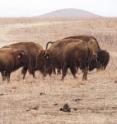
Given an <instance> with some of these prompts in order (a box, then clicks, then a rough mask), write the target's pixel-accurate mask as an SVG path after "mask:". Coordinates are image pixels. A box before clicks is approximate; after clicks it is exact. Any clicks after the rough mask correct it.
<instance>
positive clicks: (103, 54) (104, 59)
mask: <svg viewBox="0 0 117 124" xmlns="http://www.w3.org/2000/svg"><path fill="white" fill-rule="evenodd" d="M97 60H98V62H99V63H100V67H99V69H101V70H104V69H105V68H106V66H107V65H108V63H109V60H110V55H109V53H108V52H107V51H106V50H100V51H99V52H98V56H97Z"/></svg>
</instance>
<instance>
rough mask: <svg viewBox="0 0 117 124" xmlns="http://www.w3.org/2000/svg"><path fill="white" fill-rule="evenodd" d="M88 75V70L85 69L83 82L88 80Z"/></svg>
mask: <svg viewBox="0 0 117 124" xmlns="http://www.w3.org/2000/svg"><path fill="white" fill-rule="evenodd" d="M87 73H88V69H87V68H86V69H84V70H83V77H82V80H87Z"/></svg>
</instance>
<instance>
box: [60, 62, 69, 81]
mask: <svg viewBox="0 0 117 124" xmlns="http://www.w3.org/2000/svg"><path fill="white" fill-rule="evenodd" d="M67 69H68V66H67V65H66V64H64V65H63V68H62V78H61V80H64V78H65V76H66V74H67Z"/></svg>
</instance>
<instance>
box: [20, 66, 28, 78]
mask: <svg viewBox="0 0 117 124" xmlns="http://www.w3.org/2000/svg"><path fill="white" fill-rule="evenodd" d="M21 73H22V74H23V79H25V76H26V73H27V67H23V69H22V71H21Z"/></svg>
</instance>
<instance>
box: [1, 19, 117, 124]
mask: <svg viewBox="0 0 117 124" xmlns="http://www.w3.org/2000/svg"><path fill="white" fill-rule="evenodd" d="M80 34H87V35H93V36H95V37H96V38H97V40H98V42H99V44H100V46H101V48H102V49H106V50H107V51H109V53H110V55H111V59H110V63H109V65H108V67H107V69H106V70H105V71H99V72H97V71H96V70H94V71H92V72H89V74H88V81H82V80H81V79H82V73H81V72H78V74H77V77H78V79H77V80H75V79H73V77H72V76H71V74H70V73H69V74H68V75H67V76H66V78H65V80H64V81H63V82H62V81H61V80H60V78H61V75H52V76H51V77H49V76H47V77H46V78H43V77H42V75H41V74H40V73H39V72H37V73H36V77H37V78H36V79H33V78H32V77H31V76H30V75H29V74H27V76H26V79H25V80H22V76H21V74H20V73H21V70H20V69H19V70H18V71H16V72H13V73H12V76H11V82H10V83H7V82H2V81H1V77H0V124H116V123H117V65H116V63H117V41H116V40H117V19H116V18H115V19H114V18H97V19H71V20H70V19H61V18H58V19H39V18H21V19H10V18H6V19H4V18H2V19H0V46H1V47H2V46H4V45H7V44H11V43H14V42H22V41H26V42H28V41H33V42H37V43H40V44H41V45H42V46H43V47H44V48H45V45H46V43H47V42H48V41H56V40H58V39H61V38H64V37H66V36H71V35H80ZM65 103H68V104H69V106H70V107H71V112H70V113H65V112H62V111H60V108H61V107H62V106H63V105H64V104H65Z"/></svg>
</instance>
